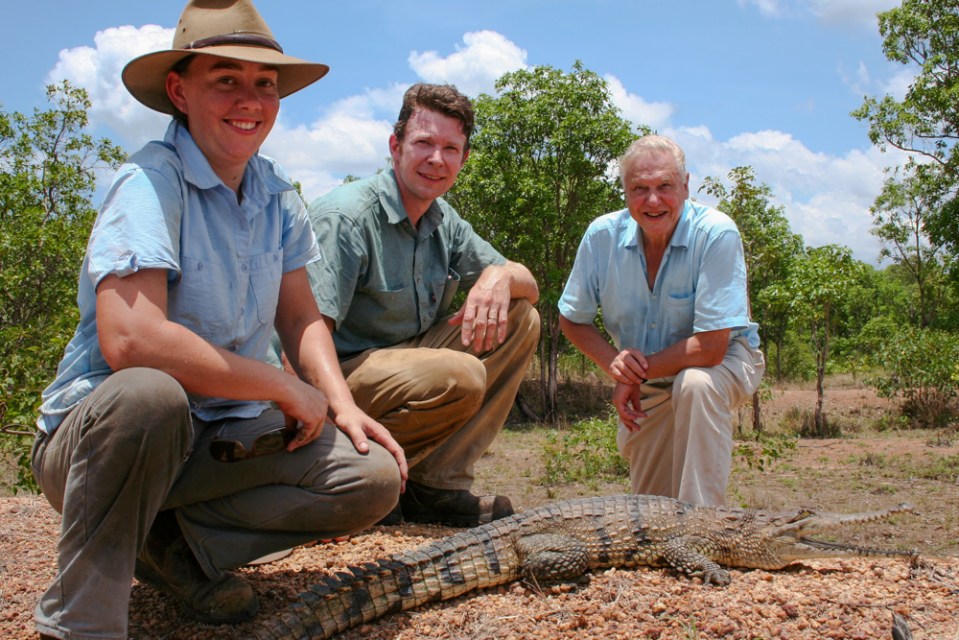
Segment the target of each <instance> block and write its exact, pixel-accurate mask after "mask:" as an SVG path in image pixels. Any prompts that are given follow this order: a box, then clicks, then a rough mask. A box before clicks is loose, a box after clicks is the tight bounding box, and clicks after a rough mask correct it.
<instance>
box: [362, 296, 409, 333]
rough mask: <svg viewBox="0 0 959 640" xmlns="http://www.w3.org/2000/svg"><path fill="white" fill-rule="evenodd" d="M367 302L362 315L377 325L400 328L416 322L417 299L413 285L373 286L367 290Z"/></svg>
mask: <svg viewBox="0 0 959 640" xmlns="http://www.w3.org/2000/svg"><path fill="white" fill-rule="evenodd" d="M365 293H366V295H367V299H366V303H367V304H365V305H363V306H364V307H365V309H363V311H362V313H361V315H362V316H363V317H364V318H365V319H367V320H370V321H372V322H373V323H375V325H376V326H377V327H392V328H394V329H397V330H400V328H401V327H408V325H409V324H410V323H411V321H412V322H416V300H415V292H414V290H413V288H412V287H400V288H398V289H383V288H379V287H377V288H371V289H367V290H366V292H365Z"/></svg>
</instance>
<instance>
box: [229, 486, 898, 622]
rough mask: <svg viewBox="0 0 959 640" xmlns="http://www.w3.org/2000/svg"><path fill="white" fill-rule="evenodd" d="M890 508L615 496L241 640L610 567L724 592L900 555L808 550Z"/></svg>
mask: <svg viewBox="0 0 959 640" xmlns="http://www.w3.org/2000/svg"><path fill="white" fill-rule="evenodd" d="M911 510H912V507H911V506H910V505H907V504H900V505H898V506H896V507H893V508H890V509H886V510H882V511H874V512H868V513H856V514H838V513H826V512H819V511H815V510H812V509H796V510H792V511H778V512H773V511H761V510H748V509H740V508H733V507H701V506H693V505H690V504H687V503H683V502H680V501H677V500H673V499H670V498H665V497H660V496H649V495H637V494H628V495H617V496H605V497H595V498H579V499H573V500H566V501H562V502H554V503H551V504H547V505H544V506H541V507H538V508H535V509H531V510H529V511H525V512H521V513H518V514H515V515H512V516H509V517H506V518H503V519H501V520H496V521H493V522H490V523H488V524H484V525H481V526H478V527H475V528H472V529H468V530H464V531H461V532H458V533H455V534H453V535H451V536H448V537H446V538H442V539H440V540H438V541H435V542H433V543H430V544H427V545H424V546H421V547H419V548H417V549H415V550H412V551H409V552H403V553H397V554H394V555H392V556H391V557H389V558H384V559H380V560H377V561H375V562H368V563H365V564H362V565H358V566H352V567H348V569H347V570H346V571H341V572H337V573H336V575H335V576H331V577H329V578H326V579H325V580H323V581H322V582H319V583H317V584H314V585H311V586H310V587H309V590H308V591H305V592H303V593H301V594H300V595H299V596H298V598H297V600H296V601H295V602H294V603H293V604H291V605H290V607H289V608H287V609H286V610H284V611H282V612H280V613H279V614H278V615H275V616H272V617H271V618H270V619H267V620H264V621H259V622H258V623H257V624H256V625H255V627H254V628H253V629H252V631H251V635H249V636H248V639H249V640H253V639H256V640H268V639H269V640H301V639H304V640H305V639H307V638H309V639H314V640H315V639H317V638H330V637H332V636H334V635H336V634H337V633H341V632H343V631H345V630H347V629H350V628H352V627H355V626H357V625H360V624H363V623H366V622H369V621H371V620H374V619H376V618H379V617H381V616H385V615H388V614H391V613H396V612H399V611H405V610H408V609H412V608H415V607H418V606H420V605H422V604H424V603H428V602H436V601H440V600H448V599H450V598H455V597H457V596H460V595H462V594H464V593H467V592H470V591H474V590H477V589H485V588H489V587H495V586H498V585H502V584H505V583H508V582H512V581H515V580H527V581H529V582H532V583H536V584H540V585H542V584H547V583H556V582H562V581H574V580H578V579H583V578H584V576H587V575H588V572H590V571H593V570H597V569H605V568H610V567H623V568H633V567H639V566H647V567H665V568H669V569H672V570H675V571H678V572H680V573H682V574H685V575H687V576H690V577H698V578H701V579H702V582H703V583H704V584H705V585H715V586H725V585H728V584H729V582H730V574H729V571H727V570H726V569H725V568H724V567H730V568H731V567H737V568H744V569H766V570H775V569H782V568H783V567H785V566H786V565H788V564H791V563H793V562H796V561H799V560H803V559H807V558H817V557H828V556H837V555H904V556H915V555H916V552H915V551H903V550H884V549H872V548H866V547H859V546H853V545H848V544H842V543H836V542H827V541H823V540H817V539H815V538H809V537H807V536H806V535H805V534H806V532H807V531H809V530H818V531H822V530H824V529H829V528H835V527H840V526H843V525H849V524H854V523H863V522H872V521H877V520H883V519H886V518H888V517H889V516H891V515H893V514H896V513H901V512H904V511H911Z"/></svg>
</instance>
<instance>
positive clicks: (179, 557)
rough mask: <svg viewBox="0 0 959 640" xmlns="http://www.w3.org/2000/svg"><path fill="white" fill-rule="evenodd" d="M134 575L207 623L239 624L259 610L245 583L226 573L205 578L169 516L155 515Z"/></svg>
mask: <svg viewBox="0 0 959 640" xmlns="http://www.w3.org/2000/svg"><path fill="white" fill-rule="evenodd" d="M134 575H135V576H136V579H137V580H139V581H140V582H144V583H146V584H149V585H150V586H152V587H155V588H157V589H159V590H161V591H163V592H165V593H167V594H169V595H171V596H173V598H174V599H175V600H176V601H177V603H179V605H180V607H181V608H182V609H183V611H184V612H185V613H186V614H187V615H189V616H190V617H192V618H195V619H196V620H199V621H200V622H205V623H207V624H234V623H237V622H243V621H245V620H249V619H250V618H252V617H253V615H254V614H255V613H256V611H257V609H258V607H259V603H258V602H257V600H256V596H255V595H254V593H253V588H252V587H251V586H250V585H249V583H247V582H246V581H245V580H243V579H241V578H239V577H237V576H235V575H233V574H230V573H225V574H223V575H222V576H220V577H218V578H209V577H207V575H206V573H205V572H204V571H203V569H202V568H201V567H200V563H199V562H197V560H196V557H195V556H194V555H193V551H191V550H190V545H188V544H187V541H186V539H185V538H184V537H183V534H182V533H181V532H180V528H179V526H178V525H177V524H176V518H174V517H173V514H172V513H167V512H163V513H160V514H159V515H158V516H157V522H156V523H154V525H153V527H152V528H151V529H150V535H149V536H148V537H147V544H146V548H144V550H143V552H142V553H141V554H140V557H139V558H137V564H136V571H135V573H134Z"/></svg>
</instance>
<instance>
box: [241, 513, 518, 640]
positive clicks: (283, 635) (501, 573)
mask: <svg viewBox="0 0 959 640" xmlns="http://www.w3.org/2000/svg"><path fill="white" fill-rule="evenodd" d="M502 542H503V540H502V536H499V535H497V534H496V529H495V528H494V527H493V525H486V526H483V527H478V528H476V529H472V530H470V531H464V532H461V533H459V534H456V535H453V536H450V537H449V538H445V539H443V540H440V541H437V542H436V543H433V544H429V545H425V546H423V547H420V548H419V549H416V550H413V551H410V552H408V553H399V554H395V555H393V556H392V557H390V558H387V559H381V560H378V561H376V562H368V563H366V564H364V565H362V566H353V567H348V568H347V571H341V572H338V573H336V575H334V576H330V577H327V578H324V579H322V580H321V581H320V582H318V583H316V584H314V585H311V586H310V589H309V591H306V592H304V593H301V594H300V595H299V597H298V599H297V601H296V602H294V603H293V604H292V605H290V607H289V608H288V609H286V610H285V611H283V612H281V613H279V614H278V615H276V616H274V617H272V618H270V619H268V620H265V621H263V622H261V623H260V624H259V625H258V626H257V627H256V628H255V629H254V630H253V631H252V634H251V636H250V637H251V638H255V639H256V640H317V639H322V638H330V637H332V636H334V635H336V634H338V633H341V632H343V631H346V630H347V629H351V628H353V627H356V626H358V625H360V624H363V623H366V622H370V621H371V620H375V619H377V618H380V617H382V616H385V615H388V614H391V613H397V612H399V611H405V610H407V609H412V608H415V607H418V606H420V605H422V604H424V603H427V602H436V601H440V600H449V599H450V598H455V597H457V596H459V595H462V594H464V593H467V592H469V591H473V590H475V589H479V588H486V587H492V586H496V585H499V584H504V583H506V582H509V581H511V580H514V579H515V578H516V577H517V569H516V562H515V561H514V560H513V559H514V558H515V556H513V555H512V553H511V547H510V548H509V549H507V548H506V547H504V546H503V544H502ZM504 556H508V557H504Z"/></svg>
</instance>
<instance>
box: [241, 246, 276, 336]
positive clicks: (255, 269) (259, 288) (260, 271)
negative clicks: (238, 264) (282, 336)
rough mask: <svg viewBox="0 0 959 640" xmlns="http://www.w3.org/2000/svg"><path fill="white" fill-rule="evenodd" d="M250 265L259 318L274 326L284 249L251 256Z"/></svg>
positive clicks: (251, 285)
mask: <svg viewBox="0 0 959 640" xmlns="http://www.w3.org/2000/svg"><path fill="white" fill-rule="evenodd" d="M249 265H250V266H249V268H250V288H251V289H252V291H253V299H254V300H255V301H256V314H257V318H258V319H259V320H260V322H262V323H263V324H265V325H269V326H273V321H274V319H275V318H276V305H277V303H278V302H279V300H280V281H281V280H282V279H283V249H278V250H276V251H270V252H269V253H261V254H259V255H256V256H251V257H250V261H249Z"/></svg>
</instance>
